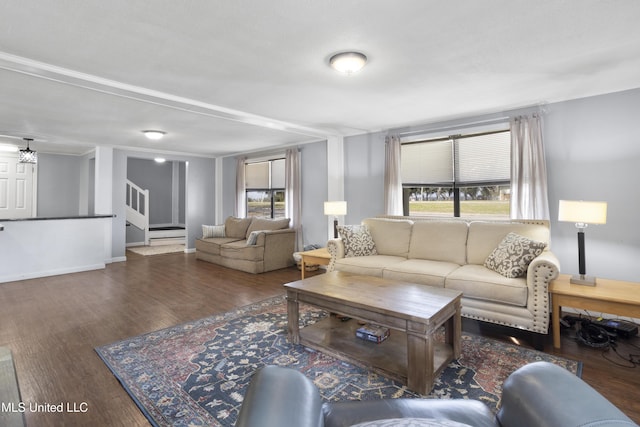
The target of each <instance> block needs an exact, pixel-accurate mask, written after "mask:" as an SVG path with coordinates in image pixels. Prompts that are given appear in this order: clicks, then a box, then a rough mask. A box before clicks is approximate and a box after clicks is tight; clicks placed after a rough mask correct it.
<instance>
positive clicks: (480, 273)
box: [444, 264, 528, 307]
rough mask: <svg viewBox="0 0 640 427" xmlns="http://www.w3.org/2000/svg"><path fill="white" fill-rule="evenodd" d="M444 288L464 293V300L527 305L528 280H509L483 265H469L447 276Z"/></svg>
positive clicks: (519, 305)
mask: <svg viewBox="0 0 640 427" xmlns="http://www.w3.org/2000/svg"><path fill="white" fill-rule="evenodd" d="M444 287H445V288H446V289H454V290H457V291H462V296H463V297H464V298H473V299H479V300H484V301H492V302H497V303H501V304H509V305H514V306H518V307H525V306H526V305H527V293H528V289H527V279H524V278H516V279H511V278H507V277H504V276H503V275H501V274H499V273H496V272H495V271H492V270H489V269H488V268H486V267H484V266H482V265H473V264H467V265H463V266H461V267H459V268H458V269H457V270H455V271H453V272H452V273H451V274H449V275H448V276H447V278H446V279H445V281H444Z"/></svg>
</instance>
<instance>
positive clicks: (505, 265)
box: [484, 233, 547, 278]
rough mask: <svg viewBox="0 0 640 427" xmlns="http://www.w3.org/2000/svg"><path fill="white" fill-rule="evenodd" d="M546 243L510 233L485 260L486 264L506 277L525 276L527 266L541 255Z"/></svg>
mask: <svg viewBox="0 0 640 427" xmlns="http://www.w3.org/2000/svg"><path fill="white" fill-rule="evenodd" d="M546 246H547V244H546V243H543V242H536V241H535V240H531V239H528V238H526V237H523V236H520V235H518V234H516V233H509V234H507V235H506V236H505V238H504V239H502V242H500V244H499V245H498V247H497V248H495V249H494V250H493V252H491V255H489V256H488V257H487V259H486V260H485V261H484V266H485V267H487V268H488V269H490V270H493V271H495V272H496V273H500V274H502V275H503V276H504V277H509V278H515V277H524V276H525V275H526V274H527V267H529V264H530V263H531V261H533V260H534V258H535V257H537V256H538V255H540V254H541V253H542V251H543V250H544V248H545V247H546Z"/></svg>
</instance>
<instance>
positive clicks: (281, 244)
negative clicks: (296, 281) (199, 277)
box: [196, 217, 296, 274]
mask: <svg viewBox="0 0 640 427" xmlns="http://www.w3.org/2000/svg"><path fill="white" fill-rule="evenodd" d="M202 229H203V237H202V238H200V239H196V258H197V259H201V260H203V261H208V262H212V263H214V264H219V265H222V266H224V267H229V268H233V269H236V270H241V271H246V272H247V273H254V274H256V273H264V272H267V271H271V270H277V269H280V268H285V267H289V266H291V265H293V264H294V260H293V252H294V249H295V242H296V232H295V230H294V229H292V228H289V219H288V218H281V219H264V218H253V217H250V218H234V217H229V218H227V219H226V221H225V223H224V224H223V225H216V226H208V225H203V226H202Z"/></svg>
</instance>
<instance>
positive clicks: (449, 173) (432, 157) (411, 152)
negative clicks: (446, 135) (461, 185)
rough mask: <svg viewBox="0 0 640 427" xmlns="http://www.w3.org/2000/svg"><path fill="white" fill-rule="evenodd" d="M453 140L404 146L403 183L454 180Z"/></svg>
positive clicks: (430, 182)
mask: <svg viewBox="0 0 640 427" xmlns="http://www.w3.org/2000/svg"><path fill="white" fill-rule="evenodd" d="M451 144H452V141H451V140H448V141H433V142H422V143H414V144H406V145H403V146H402V155H401V161H400V162H401V168H402V169H401V170H402V183H403V184H405V185H406V184H435V183H451V182H453V152H452V146H451Z"/></svg>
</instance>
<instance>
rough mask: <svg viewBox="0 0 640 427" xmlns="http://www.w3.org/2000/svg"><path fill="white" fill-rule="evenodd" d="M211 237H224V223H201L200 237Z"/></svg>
mask: <svg viewBox="0 0 640 427" xmlns="http://www.w3.org/2000/svg"><path fill="white" fill-rule="evenodd" d="M211 237H225V234H224V225H203V226H202V238H203V239H209V238H211Z"/></svg>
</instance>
